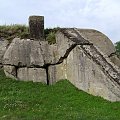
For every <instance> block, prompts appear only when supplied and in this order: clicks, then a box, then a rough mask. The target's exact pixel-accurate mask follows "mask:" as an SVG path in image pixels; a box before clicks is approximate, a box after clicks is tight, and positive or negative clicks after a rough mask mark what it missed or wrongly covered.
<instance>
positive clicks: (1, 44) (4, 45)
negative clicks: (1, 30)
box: [0, 39, 9, 66]
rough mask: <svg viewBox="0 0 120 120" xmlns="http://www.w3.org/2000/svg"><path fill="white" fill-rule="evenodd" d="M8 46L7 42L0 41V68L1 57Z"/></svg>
mask: <svg viewBox="0 0 120 120" xmlns="http://www.w3.org/2000/svg"><path fill="white" fill-rule="evenodd" d="M8 44H9V42H8V41H7V40H3V39H0V66H2V65H1V64H2V61H3V56H4V54H5V51H6V50H7V48H8Z"/></svg>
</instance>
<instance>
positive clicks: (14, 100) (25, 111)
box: [0, 70, 120, 120]
mask: <svg viewBox="0 0 120 120" xmlns="http://www.w3.org/2000/svg"><path fill="white" fill-rule="evenodd" d="M0 120H120V102H114V103H111V102H108V101H106V100H103V99H102V98H100V97H94V96H91V95H88V94H87V93H85V92H83V91H80V90H78V89H76V88H75V87H74V86H73V85H72V84H71V83H69V82H68V81H67V80H64V81H60V82H58V83H56V84H55V85H53V86H47V85H45V84H41V83H33V82H22V81H16V80H12V79H10V78H7V77H5V75H4V73H3V71H2V70H0Z"/></svg>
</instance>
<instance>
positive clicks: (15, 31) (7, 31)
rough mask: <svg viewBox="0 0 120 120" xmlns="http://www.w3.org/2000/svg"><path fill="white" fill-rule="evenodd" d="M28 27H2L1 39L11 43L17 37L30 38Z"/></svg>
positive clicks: (0, 29) (0, 28) (0, 27)
mask: <svg viewBox="0 0 120 120" xmlns="http://www.w3.org/2000/svg"><path fill="white" fill-rule="evenodd" d="M28 31H29V30H28V27H27V26H25V25H3V26H0V38H5V39H7V40H9V41H11V40H12V39H13V38H15V37H19V38H29V32H28Z"/></svg>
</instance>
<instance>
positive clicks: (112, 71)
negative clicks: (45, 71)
mask: <svg viewBox="0 0 120 120" xmlns="http://www.w3.org/2000/svg"><path fill="white" fill-rule="evenodd" d="M67 32H68V35H67ZM76 32H78V31H75V32H74V31H73V30H70V29H66V30H63V31H61V32H60V33H58V34H57V38H58V41H60V42H61V43H59V46H58V47H60V48H58V53H59V50H60V51H61V50H62V51H63V54H64V53H65V52H64V51H67V50H68V49H69V47H70V46H69V47H68V44H69V40H68V39H71V38H72V39H73V38H74V39H73V40H74V42H75V40H76V39H75V38H80V37H79V36H78V35H77V33H76ZM62 33H63V34H62ZM102 35H103V34H102ZM82 39H84V38H80V40H82ZM73 40H72V42H73ZM78 40H79V39H78ZM87 40H88V39H87ZM108 42H109V41H108ZM64 43H65V44H64ZM79 44H80V45H79ZM84 44H85V42H84V43H82V42H80V41H79V43H77V44H76V46H75V47H74V48H73V49H72V50H71V51H70V52H69V54H68V56H67V57H66V58H65V59H64V60H63V62H62V63H61V64H60V65H56V66H49V75H50V81H51V82H52V83H54V82H56V80H60V79H68V80H70V82H71V83H72V84H74V85H75V86H76V87H77V88H79V89H81V90H84V91H86V92H88V93H90V94H93V95H96V96H102V97H104V98H105V99H107V100H110V101H120V71H119V69H118V68H117V66H115V65H114V64H113V63H112V62H111V61H110V59H109V57H108V55H107V54H105V53H103V52H102V50H100V48H98V49H97V48H96V47H97V45H96V46H94V44H93V45H89V44H88V45H84ZM86 44H87V42H86ZM64 46H66V47H64Z"/></svg>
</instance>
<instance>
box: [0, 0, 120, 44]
mask: <svg viewBox="0 0 120 120" xmlns="http://www.w3.org/2000/svg"><path fill="white" fill-rule="evenodd" d="M30 15H43V16H45V27H47V28H51V27H77V28H92V29H97V30H99V31H101V32H103V33H104V34H106V35H107V36H108V37H109V38H110V39H111V40H112V41H113V42H114V43H115V42H116V41H120V0H0V25H4V24H27V23H28V17H29V16H30Z"/></svg>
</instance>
